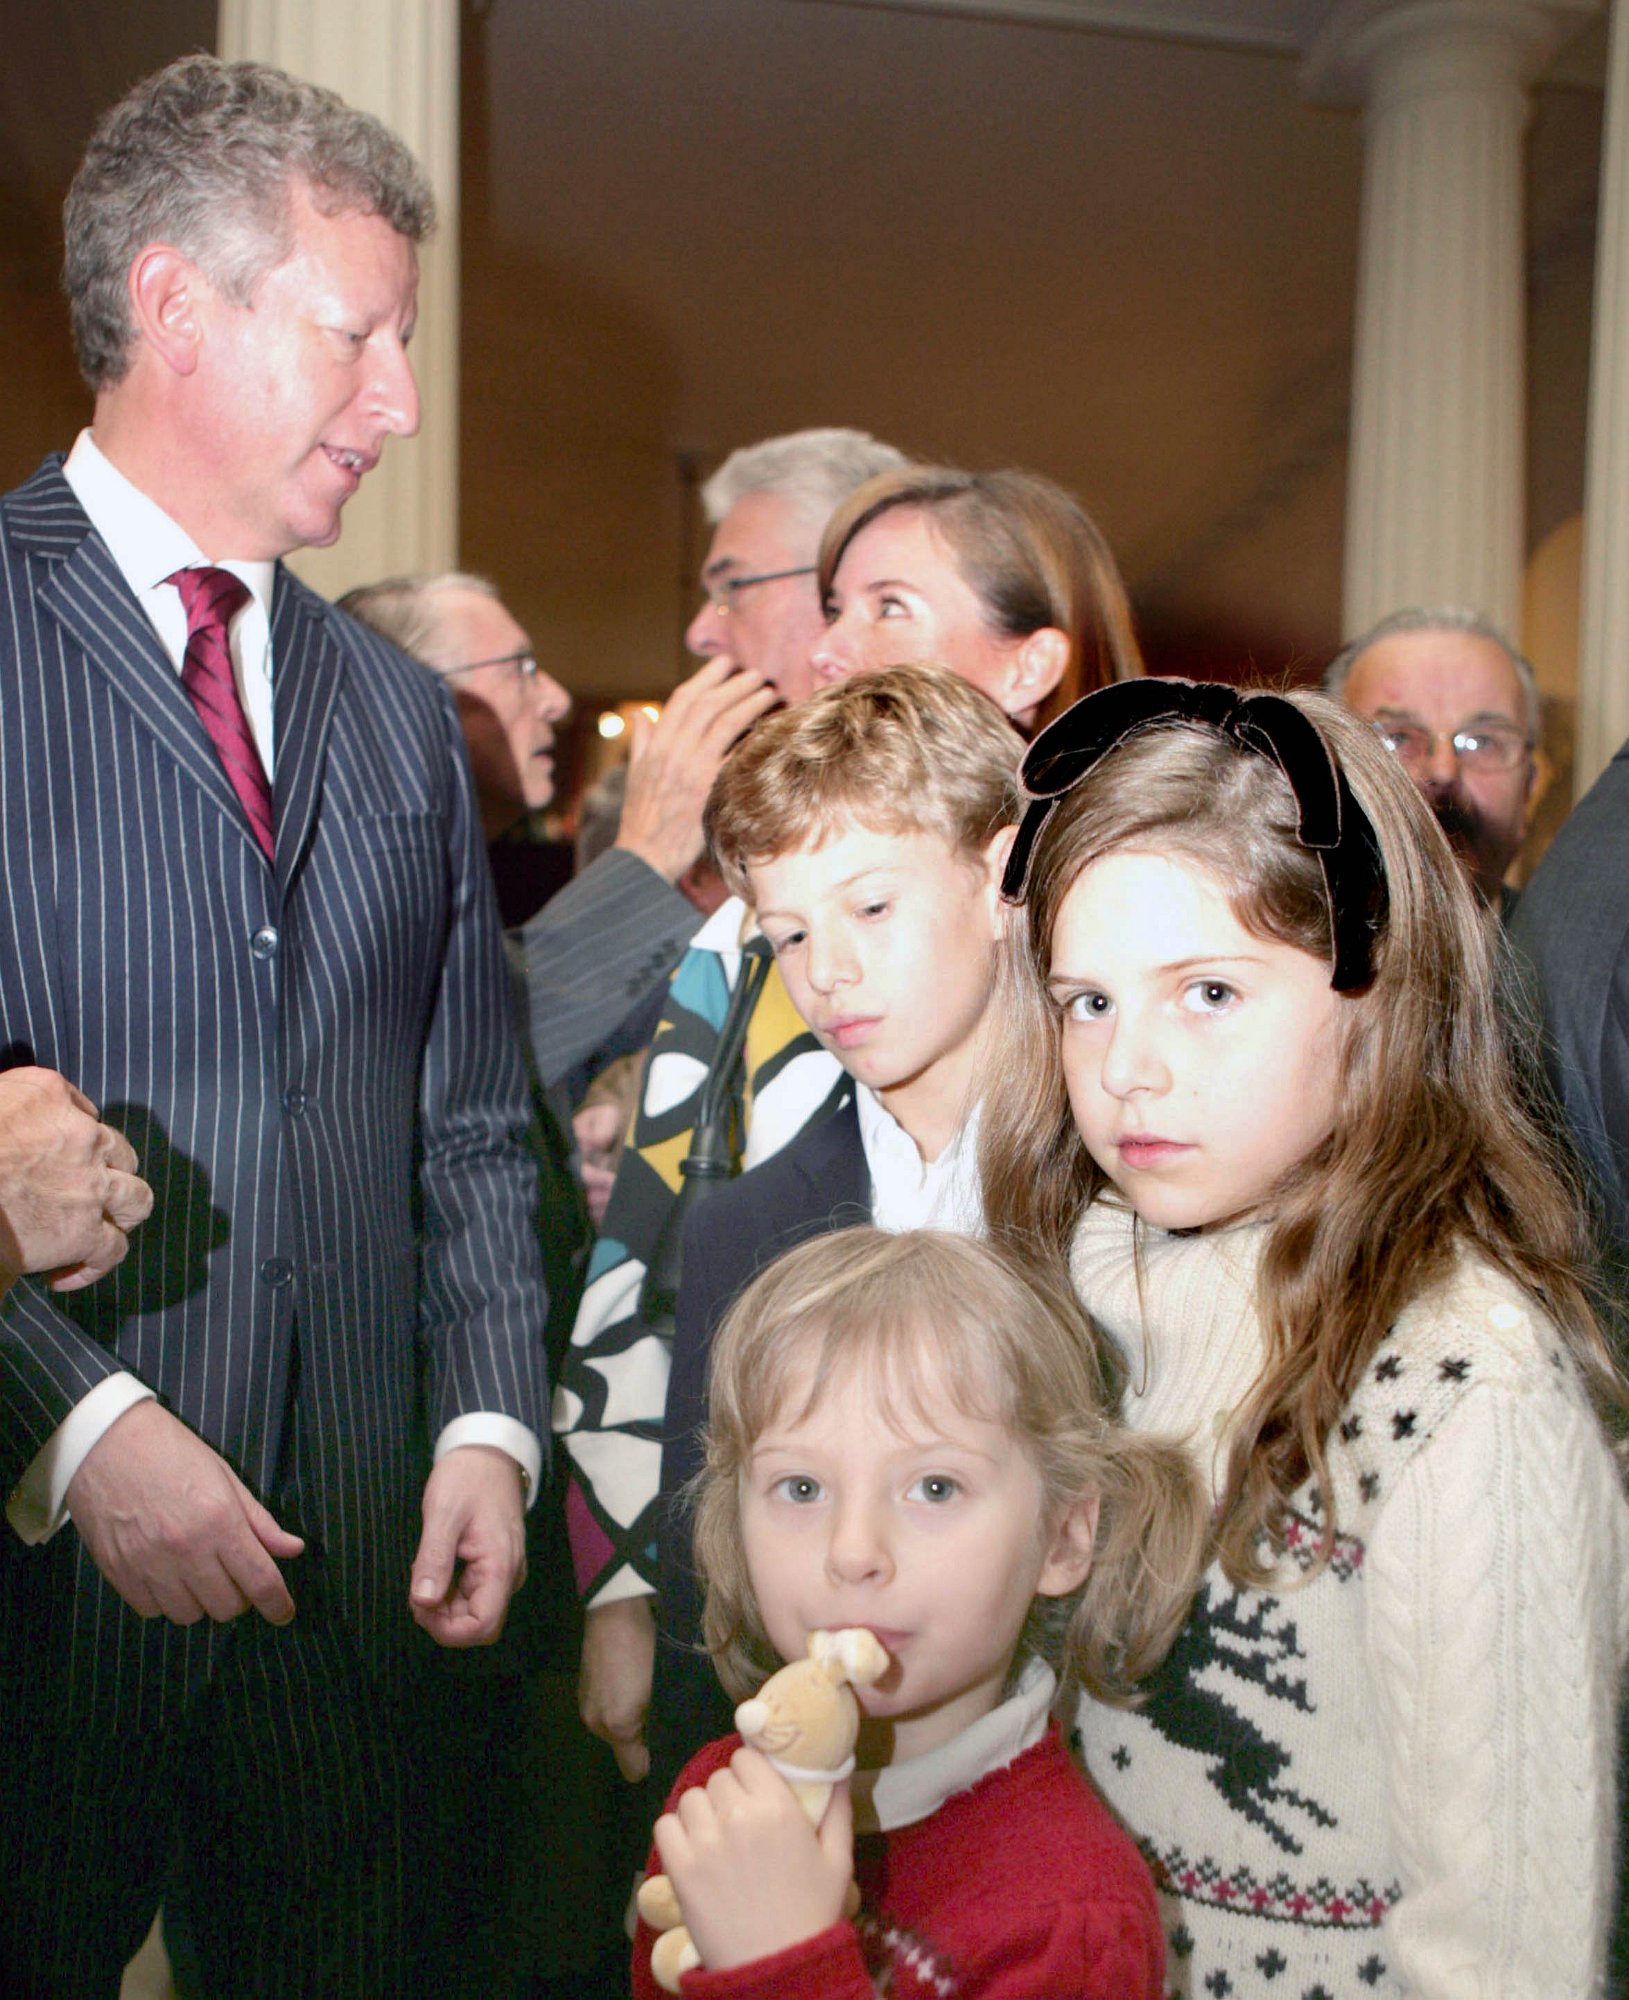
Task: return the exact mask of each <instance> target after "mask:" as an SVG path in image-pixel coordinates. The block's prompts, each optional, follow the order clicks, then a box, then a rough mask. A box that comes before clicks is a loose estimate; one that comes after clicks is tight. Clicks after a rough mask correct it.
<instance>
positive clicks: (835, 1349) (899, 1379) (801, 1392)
mask: <svg viewBox="0 0 1629 2000" xmlns="http://www.w3.org/2000/svg"><path fill="white" fill-rule="evenodd" d="M865 1234H866V1236H867V1237H868V1238H870V1237H871V1235H872V1232H869V1231H867V1232H865ZM960 1247H961V1246H959V1245H957V1244H956V1242H955V1239H952V1238H938V1239H935V1248H934V1253H933V1254H932V1255H927V1256H922V1255H912V1254H911V1251H910V1248H909V1247H908V1246H907V1245H906V1244H905V1243H904V1242H903V1241H902V1240H900V1239H895V1240H894V1242H893V1243H892V1245H889V1244H888V1241H887V1239H883V1248H882V1250H881V1252H880V1253H878V1252H876V1251H874V1250H873V1251H872V1252H871V1253H870V1255H869V1256H868V1257H867V1259H866V1261H867V1262H868V1263H869V1265H870V1268H868V1269H858V1270H855V1271H853V1272H850V1273H847V1274H845V1275H844V1277H843V1278H842V1279H841V1280H840V1281H838V1282H834V1283H830V1284H822V1285H819V1286H816V1287H814V1288H812V1289H811V1290H810V1291H809V1292H808V1293H807V1294H805V1295H804V1296H803V1297H801V1298H798V1299H796V1300H795V1301H794V1300H790V1299H787V1300H784V1301H781V1302H779V1303H780V1305H781V1310H779V1311H773V1312H771V1313H769V1314H767V1315H766V1316H765V1317H764V1318H763V1319H761V1320H759V1321H758V1323H757V1324H756V1326H755V1327H753V1328H752V1332H751V1337H750V1339H749V1340H746V1341H743V1342H741V1343H739V1344H729V1345H726V1346H722V1347H721V1350H720V1353H719V1357H718V1362H717V1365H716V1368H715V1376H714V1384H713V1387H714V1404H713V1429H714V1432H715V1434H718V1435H721V1434H722V1433H723V1432H724V1431H726V1430H727V1431H730V1432H732V1433H733V1434H734V1437H735V1440H736V1442H737V1445H738V1448H739V1449H740V1451H741V1454H742V1456H743V1457H744V1456H745V1454H746V1453H747V1452H748V1451H750V1449H751V1447H752V1444H753V1442H754V1441H755V1440H756V1439H758V1438H760V1437H762V1436H763V1435H764V1433H765V1432H766V1431H767V1430H768V1429H770V1428H771V1427H772V1426H775V1425H780V1424H797V1423H800V1422H802V1421H803V1420H804V1419H805V1418H807V1417H809V1416H811V1415H812V1414H813V1413H814V1412H815V1411H816V1410H818V1409H819V1408H820V1407H821V1405H822V1404H823V1403H824V1401H825V1399H826V1397H827V1396H828V1395H829V1394H830V1393H831V1392H832V1391H833V1390H834V1389H838V1388H846V1387H848V1386H849V1385H850V1384H852V1383H854V1382H856V1381H858V1382H859V1383H860V1384H861V1385H862V1387H863V1388H864V1390H865V1392H866V1395H867V1397H868V1398H869V1399H871V1400H873V1401H874V1402H875V1405H876V1407H877V1408H878V1409H879V1410H881V1411H882V1413H883V1414H884V1416H885V1418H886V1420H887V1422H888V1423H889V1425H890V1426H891V1427H892V1428H893V1429H895V1430H897V1431H899V1432H900V1433H901V1434H902V1435H905V1434H910V1433H914V1432H917V1431H920V1430H921V1429H922V1428H923V1427H924V1426H925V1425H926V1426H930V1427H931V1424H932V1423H933V1422H934V1421H936V1420H938V1419H940V1418H942V1415H943V1410H944V1403H945V1399H946V1398H947V1397H948V1399H949V1400H950V1403H951V1405H952V1406H953V1407H954V1408H955V1409H956V1410H957V1411H958V1412H960V1413H961V1414H962V1415H964V1416H967V1417H970V1418H973V1419H974V1420H976V1421H985V1422H993V1423H1000V1424H1003V1425H1006V1426H1008V1427H1013V1426H1014V1422H1015V1412H1016V1408H1017V1402H1018V1399H1019V1397H1020V1396H1021V1394H1022V1390H1021V1388H1020V1386H1019V1385H1020V1382H1021V1380H1022V1377H1023V1375H1024V1373H1025V1370H1024V1369H1023V1366H1022V1361H1021V1359H1020V1358H1019V1357H1017V1356H1015V1355H1014V1354H1013V1353H1012V1352H1011V1351H1010V1350H1011V1348H1012V1341H1011V1339H1010V1337H1009V1336H1007V1335H1005V1334H1004V1333H1003V1332H1002V1331H1001V1329H1002V1328H1003V1327H1004V1326H1006V1325H1008V1324H1009V1323H1010V1322H1011V1321H1012V1318H1013V1312H1012V1301H1011V1300H1010V1299H1009V1298H1006V1297H1005V1296H1004V1295H1003V1294H1002V1292H1001V1289H1000V1287H998V1286H997V1285H995V1284H994V1283H992V1282H991V1280H990V1276H989V1267H988V1265H987V1264H986V1263H984V1262H983V1261H982V1260H980V1259H977V1258H976V1257H968V1258H963V1257H962V1256H960V1255H958V1254H957V1252H958V1249H959V1248H960ZM749 1298H750V1294H749ZM745 1303H746V1301H743V1304H745Z"/></svg>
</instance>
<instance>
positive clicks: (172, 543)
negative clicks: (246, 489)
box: [62, 430, 277, 778]
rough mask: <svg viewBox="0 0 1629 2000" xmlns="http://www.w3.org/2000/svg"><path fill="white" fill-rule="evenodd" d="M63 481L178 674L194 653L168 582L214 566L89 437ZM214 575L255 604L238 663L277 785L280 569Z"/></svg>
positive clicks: (242, 624)
mask: <svg viewBox="0 0 1629 2000" xmlns="http://www.w3.org/2000/svg"><path fill="white" fill-rule="evenodd" d="M62 476H63V478H64V479H65V480H67V482H68V485H69V487H70V489H71V490H72V492H73V496H74V498H75V499H76V500H77V501H78V502H79V504H80V506H81V507H83V508H84V510H85V513H86V514H87V516H88V517H89V519H90V524H91V526H92V527H93V528H94V529H95V530H96V532H97V533H98V534H99V535H100V536H101V538H102V540H103V541H104V542H106V544H107V547H108V553H109V554H110V555H111V556H112V558H113V560H114V562H115V564H116V565H117V566H118V569H119V573H120V575H121V576H122V577H123V578H124V580H125V582H126V583H127V584H128V585H129V586H130V591H131V595H132V596H133V597H134V598H135V600H136V602H137V603H138V604H139V605H140V606H141V608H142V610H143V611H144V612H145V613H146V614H147V618H148V621H149V623H150V624H151V625H152V627H153V630H154V631H155V632H156V633H157V634H158V639H159V643H160V645H162V646H163V648H164V650H165V652H166V653H167V654H168V655H169V659H170V664H171V665H172V666H173V667H174V668H175V670H176V672H177V673H179V672H180V671H181V663H182V661H183V660H184V659H185V657H186V650H187V614H186V611H185V610H184V609H183V607H182V603H181V593H180V592H179V591H178V590H177V589H176V588H175V586H174V585H173V584H172V583H170V582H169V581H168V579H169V578H170V577H172V576H173V575H174V574H175V572H176V571H177V570H178V569H190V568H192V567H193V566H194V565H195V564H198V563H204V562H207V561H208V560H209V558H208V557H207V556H205V555H204V553H203V551H202V550H201V549H200V548H199V547H198V545H197V543H196V542H195V541H194V540H193V539H192V537H191V536H190V535H189V534H188V533H187V531H186V529H185V528H183V527H182V526H180V524H179V523H178V522H176V521H173V520H171V518H170V516H169V515H168V514H166V513H165V511H164V509H163V508H162V507H160V506H159V504H158V502H157V501H156V500H152V499H149V497H148V496H147V495H146V494H145V493H143V492H142V490H141V488H140V487H139V486H135V485H132V484H131V482H130V481H129V480H128V479H127V478H126V477H125V476H124V474H123V473H122V472H121V471H120V470H119V468H118V467H117V466H116V465H115V464H114V463H113V461H112V460H111V459H110V458H109V457H108V456H107V454H106V453H105V452H104V451H103V450H102V449H101V447H100V446H99V445H98V444H97V442H96V440H95V438H93V437H92V436H91V434H90V432H89V431H88V430H84V431H81V432H80V433H79V436H78V437H77V438H76V439H75V440H74V448H73V450H72V451H71V452H69V454H68V458H67V462H66V463H65V464H64V466H63V468H62ZM215 567H216V568H218V569H225V570H230V571H231V573H232V574H233V575H234V576H235V577H237V578H239V579H240V580H241V581H242V583H243V584H244V585H245V587H246V588H247V589H248V592H249V598H250V601H249V603H248V604H247V605H245V607H244V609H243V611H242V612H241V613H240V614H239V616H238V617H237V619H236V620H235V621H234V622H233V626H232V639H231V644H232V663H233V666H234V668H235V669H236V672H237V680H238V695H239V698H240V699H241V701H242V702H243V707H244V713H245V714H246V715H247V716H248V719H249V728H250V730H251V732H252V734H253V736H254V739H255V748H256V749H257V750H258V751H259V752H260V760H261V762H262V763H263V764H264V765H265V767H266V775H267V777H268V778H270V777H271V776H272V775H273V770H272V749H273V742H272V698H271V676H272V658H271V597H272V587H273V582H274V579H275V576H276V572H277V565H276V564H275V563H269V562H235V561H232V560H230V559H228V558H223V559H222V560H221V561H219V562H218V563H217V564H216V565H215Z"/></svg>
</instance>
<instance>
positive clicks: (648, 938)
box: [521, 847, 701, 1085]
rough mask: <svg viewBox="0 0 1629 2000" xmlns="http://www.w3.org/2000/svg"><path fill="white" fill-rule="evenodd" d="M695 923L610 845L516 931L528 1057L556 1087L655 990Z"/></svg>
mask: <svg viewBox="0 0 1629 2000" xmlns="http://www.w3.org/2000/svg"><path fill="white" fill-rule="evenodd" d="M700 926H701V918H700V915H699V914H698V912H697V910H696V907H695V905H694V904H693V903H691V902H689V901H687V900H686V898H685V897H683V896H682V895H680V893H679V891H678V890H677V889H675V888H674V887H673V885H672V884H671V883H670V882H668V881H666V880H665V879H664V878H663V877H662V876H660V875H658V874H657V872H656V870H655V869H654V868H652V867H651V866H650V865H649V864H648V863H647V862H644V861H641V860H640V859H639V857H638V855H636V854H630V853H629V852H628V851H627V849H626V848H622V847H611V848H607V850H606V851H605V853H603V854H601V855H600V856H598V857H597V859H595V860H594V861H592V862H590V864H589V865H588V867H587V868H585V869H584V870H583V872H582V873H581V874H580V875H579V876H577V877H576V879H575V880H574V881H572V882H569V883H568V884H567V885H566V887H565V888H564V889H562V890H561V891H560V893H559V894H558V895H557V896H553V897H551V898H550V899H549V901H548V902H547V903H545V904H544V906H543V908H542V909H541V910H539V911H538V913H537V915H536V916H535V917H533V918H532V920H531V922H530V923H528V924H527V925H526V926H525V928H524V929H523V930H522V932H521V942H522V945H523V947H524V950H525V954H526V986H527V993H528V997H529V1002H530V1014H531V1041H532V1053H533V1056H534V1058H535V1060H536V1063H537V1068H538V1074H539V1075H540V1076H541V1078H542V1080H543V1082H544V1084H545V1085H552V1084H555V1083H558V1082H559V1081H560V1080H561V1078H562V1077H564V1076H565V1075H566V1074H567V1073H568V1072H569V1071H570V1070H571V1069H572V1068H573V1067H574V1066H575V1065H576V1064H577V1063H579V1062H581V1061H582V1060H583V1058H584V1057H585V1056H587V1055H588V1054H590V1053H591V1051H593V1050H594V1049H596V1048H598V1047H599V1046H600V1045H601V1044H602V1043H604V1042H605V1041H606V1040H607V1039H608V1037H609V1035H610V1033H611V1031H612V1030H613V1029H615V1028H616V1027H617V1025H618V1024H619V1023H620V1022H621V1021H623V1020H624V1019H625V1018H626V1017H627V1016H628V1015H629V1014H631V1013H632V1012H633V1011H634V1009H635V1008H636V1007H638V1006H639V1004H640V1002H641V1001H644V1000H647V999H648V998H649V997H650V995H651V994H652V992H653V991H655V990H657V989H659V988H661V987H664V986H665V985H666V983H667V979H668V975H669V974H670V973H671V972H672V970H673V968H674V966H675V965H677V964H678V962H679V959H680V957H681V956H682V955H683V952H684V948H685V946H686V945H687V944H688V943H689V942H690V940H691V938H692V937H693V936H694V935H695V933H696V931H697V930H698V929H699V928H700Z"/></svg>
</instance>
